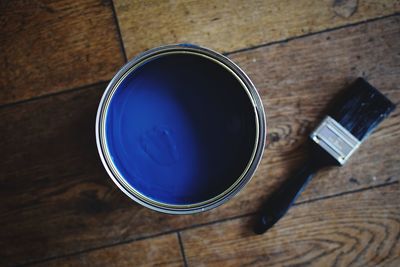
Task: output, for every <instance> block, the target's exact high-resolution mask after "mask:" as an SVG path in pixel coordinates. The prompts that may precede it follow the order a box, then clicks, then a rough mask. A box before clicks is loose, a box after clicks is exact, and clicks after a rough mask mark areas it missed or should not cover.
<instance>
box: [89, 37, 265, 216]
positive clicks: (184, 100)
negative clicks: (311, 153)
mask: <svg viewBox="0 0 400 267" xmlns="http://www.w3.org/2000/svg"><path fill="white" fill-rule="evenodd" d="M95 131H96V142H97V148H98V152H99V155H100V158H101V161H102V163H103V165H104V167H105V169H106V171H107V173H108V174H109V176H110V177H111V179H112V180H113V181H114V183H115V184H116V185H117V186H118V187H119V188H120V189H121V190H122V191H123V192H124V193H125V194H126V195H127V196H129V197H130V198H131V199H133V200H134V201H136V202H138V203H139V204H141V205H143V206H145V207H147V208H150V209H153V210H156V211H159V212H164V213H169V214H191V213H197V212H201V211H206V210H209V209H212V208H215V207H217V206H219V205H221V204H223V203H225V202H226V201H227V200H229V199H230V198H232V197H233V196H234V195H236V194H237V193H238V192H239V191H240V190H241V189H242V188H243V187H244V186H245V185H246V184H247V183H248V182H249V180H250V179H251V177H252V176H253V174H254V172H255V170H256V168H257V166H258V164H259V162H260V160H261V157H262V154H263V150H264V144H265V135H266V123H265V114H264V109H263V105H262V102H261V99H260V97H259V95H258V93H257V90H256V88H255V86H254V85H253V83H252V82H251V81H250V79H249V78H248V76H247V75H246V74H245V73H244V72H243V71H242V70H241V69H240V68H239V67H238V66H237V65H236V64H235V63H233V62H232V61H231V60H229V59H228V58H227V57H225V56H223V55H221V54H220V53H217V52H215V51H212V50H210V49H207V48H204V47H200V46H196V45H191V44H178V45H167V46H162V47H158V48H154V49H151V50H149V51H147V52H144V53H142V54H140V55H139V56H137V57H135V58H134V59H132V60H131V61H129V62H128V63H127V64H126V65H125V66H123V67H122V68H121V69H120V70H119V71H118V72H117V74H116V75H115V76H114V78H113V79H112V80H111V81H110V83H109V85H108V86H107V88H106V90H105V92H104V94H103V97H102V99H101V101H100V104H99V108H98V112H97V118H96V127H95Z"/></svg>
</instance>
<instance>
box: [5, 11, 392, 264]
mask: <svg viewBox="0 0 400 267" xmlns="http://www.w3.org/2000/svg"><path fill="white" fill-rule="evenodd" d="M399 31H400V28H399V17H398V16H397V17H391V18H387V19H382V20H378V21H374V22H369V23H366V24H363V25H358V26H354V27H350V28H343V29H339V30H336V31H333V32H327V33H323V34H318V35H314V36H309V37H305V38H301V39H296V40H293V41H290V42H287V43H283V44H276V45H272V46H268V47H262V48H259V49H256V50H250V51H246V52H241V53H236V54H234V55H232V56H231V58H232V59H233V60H235V61H236V62H237V63H239V65H240V66H242V67H243V68H244V69H245V70H246V72H248V73H249V75H250V77H251V78H253V80H254V82H255V84H256V86H257V87H258V88H259V91H260V93H261V97H262V99H263V101H264V104H265V108H266V110H267V117H268V125H269V144H268V146H267V147H266V151H265V156H264V158H263V160H262V163H261V165H260V167H259V169H258V171H257V174H256V175H255V177H254V178H253V180H252V181H251V182H250V184H249V185H248V186H247V187H246V188H245V189H244V191H243V192H241V193H240V194H239V195H238V196H237V197H235V198H234V199H232V200H231V201H230V202H228V203H227V204H225V205H223V206H222V207H220V208H218V209H215V210H212V211H210V212H206V213H203V214H198V215H193V216H170V215H164V214H160V213H156V212H152V211H149V210H148V209H146V208H143V207H141V206H139V205H136V204H134V203H133V202H132V201H131V200H130V199H128V198H127V197H125V196H124V195H123V194H122V193H121V192H120V191H118V189H117V188H116V187H115V186H114V185H113V184H112V182H111V180H110V179H109V178H108V177H107V174H106V173H105V171H104V170H103V168H102V166H101V163H100V161H99V159H98V156H97V151H96V146H95V140H94V120H95V113H96V109H97V105H98V101H99V99H100V96H101V94H102V91H103V89H104V88H105V84H102V85H98V86H95V87H92V88H86V89H81V90H78V91H74V92H69V93H65V94H59V95H55V96H51V97H46V98H42V99H38V100H34V101H30V102H27V103H22V104H18V105H13V106H8V107H3V108H1V109H0V129H1V133H2V138H1V139H0V150H1V151H2V156H1V161H0V169H1V170H2V175H1V176H0V195H1V199H2V204H1V205H0V224H1V225H2V227H1V228H0V265H1V266H10V265H15V264H22V263H27V262H32V261H38V260H42V259H47V258H51V257H57V256H62V255H67V254H70V253H76V252H79V251H82V250H87V249H92V248H96V247H103V246H107V245H112V244H117V243H119V242H122V241H129V240H133V239H136V238H139V237H148V236H151V235H153V234H158V233H161V232H165V231H171V230H174V229H182V228H185V227H189V226H191V225H196V224H201V223H205V222H212V221H215V220H219V219H224V218H229V217H232V216H238V215H242V214H246V213H249V212H254V211H255V210H256V209H257V208H258V206H259V205H260V203H261V202H262V200H263V199H265V198H266V197H267V196H268V194H269V193H270V192H272V191H273V190H274V189H275V188H276V187H277V185H278V184H279V183H280V182H282V181H283V180H284V179H286V178H287V177H288V175H289V174H290V173H291V172H292V171H294V170H295V168H296V167H297V165H298V164H300V163H301V157H302V153H303V152H304V149H303V148H302V144H303V142H304V140H305V136H306V135H307V134H308V132H309V131H310V130H311V129H312V128H313V127H314V126H315V124H316V123H317V121H318V119H320V118H321V116H322V115H323V112H324V109H325V107H326V105H327V103H328V102H329V100H330V99H331V98H332V96H333V95H335V94H336V93H337V92H339V91H340V90H341V89H342V88H343V87H344V86H345V85H346V84H348V83H349V82H350V81H352V80H353V79H354V78H355V77H357V76H359V75H362V76H364V77H366V78H367V79H368V80H369V81H370V82H371V83H372V84H373V85H375V86H377V87H378V88H380V89H381V90H382V92H384V93H385V94H386V95H388V96H389V97H390V98H391V99H392V100H393V101H394V102H395V103H399V102H400V90H399V88H398V77H399V76H400V66H399V64H400V60H399V56H400V55H399V51H400V47H399V46H400V40H399V39H400V34H399ZM399 120H400V117H399V110H397V111H396V112H395V113H394V114H393V115H392V116H391V117H390V118H389V119H387V120H386V121H385V122H384V123H383V124H382V125H381V126H380V127H379V129H378V130H377V131H376V132H375V133H374V134H373V135H372V136H371V137H370V138H369V139H368V140H367V141H366V143H365V144H363V146H362V147H361V148H360V150H359V151H357V153H356V154H355V155H354V156H353V158H352V159H351V161H350V162H349V163H348V165H347V166H345V167H343V168H341V169H339V168H337V169H330V170H325V171H322V172H321V173H320V174H319V175H318V176H317V177H315V179H314V180H313V181H312V182H311V184H310V185H309V187H308V188H307V190H306V191H305V192H304V194H303V195H302V196H301V198H300V200H299V201H304V200H308V199H315V198H320V197H324V196H327V195H332V194H338V193H342V192H347V191H351V190H357V189H360V188H366V187H369V186H374V185H380V184H385V183H388V182H391V181H398V180H399V173H400V170H399V168H400V166H399V164H398V162H399V161H400V158H399V154H398V153H397V150H396V147H397V146H398V144H399V143H400V121H399ZM349 206H350V204H349ZM249 233H250V232H249Z"/></svg>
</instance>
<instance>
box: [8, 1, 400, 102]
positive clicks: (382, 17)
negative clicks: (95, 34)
mask: <svg viewBox="0 0 400 267" xmlns="http://www.w3.org/2000/svg"><path fill="white" fill-rule="evenodd" d="M112 11H113V17H114V20H115V23H116V27H117V32H118V38H119V42H120V46H121V51H122V53H123V56H124V60H125V63H126V62H128V58H127V55H126V52H125V47H124V44H123V40H122V35H121V31H120V28H119V24H118V18H117V16H116V12H115V8H114V3H113V2H112ZM399 15H400V13H399V12H395V13H393V14H390V15H386V16H381V17H376V18H372V19H366V20H364V21H359V22H356V23H349V24H346V25H341V26H338V27H333V28H328V29H325V30H322V31H317V32H312V33H307V34H303V35H299V36H295V37H291V38H286V39H282V40H278V41H273V42H269V43H265V44H261V45H256V46H252V47H248V48H243V49H238V50H234V51H230V52H226V53H223V54H224V55H225V56H230V55H233V54H237V53H241V52H246V51H251V50H255V49H258V48H261V47H268V46H272V45H276V44H282V43H287V42H290V41H293V40H297V39H303V38H306V37H309V36H314V35H319V34H323V33H326V32H333V31H336V30H340V29H344V28H351V27H355V26H358V25H361V24H367V23H370V22H374V21H379V20H384V19H387V18H390V17H396V16H399ZM121 67H122V66H121ZM108 83H109V81H100V82H96V83H92V84H87V85H83V86H79V87H73V88H69V89H66V90H62V91H58V92H55V93H49V94H43V95H40V96H37V97H32V98H28V99H24V100H21V101H16V102H11V103H6V104H2V105H0V109H1V108H5V107H11V106H14V105H18V104H23V103H27V102H30V101H36V100H40V99H43V98H47V97H52V96H55V95H60V94H64V93H69V92H74V91H79V90H84V89H88V90H89V89H90V87H92V86H99V85H102V84H104V85H106V84H108Z"/></svg>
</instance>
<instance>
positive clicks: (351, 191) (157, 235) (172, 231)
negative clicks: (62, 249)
mask: <svg viewBox="0 0 400 267" xmlns="http://www.w3.org/2000/svg"><path fill="white" fill-rule="evenodd" d="M398 183H399V181H393V182H388V183H383V184H379V185H375V186H369V187H365V188H359V189H356V190H350V191H346V192H340V193H337V194H332V195H326V196H323V197H317V198H313V199H308V200H304V201H300V202H298V203H294V204H293V206H300V205H304V204H308V203H313V202H317V201H323V200H326V199H332V198H338V197H341V196H344V195H350V194H354V193H359V192H364V191H368V190H374V189H377V188H382V187H386V186H392V185H395V184H398ZM254 215H255V213H253V212H252V213H246V214H241V215H238V216H233V217H229V218H224V219H220V220H215V221H212V222H207V223H200V224H194V225H191V226H188V227H182V228H178V229H175V230H171V231H165V232H161V233H158V234H154V235H148V236H144V237H140V238H134V239H130V240H125V241H122V242H117V243H112V244H108V245H104V246H98V247H93V248H90V249H85V250H81V251H77V252H74V253H69V254H64V255H59V256H55V257H49V258H46V259H42V260H36V261H32V262H26V263H24V264H21V265H16V267H25V266H31V265H35V264H39V263H45V262H49V261H52V260H56V259H62V258H65V257H70V256H76V255H80V254H84V253H88V252H92V251H96V250H101V249H106V248H110V247H115V246H118V245H123V244H129V243H133V242H136V241H141V240H146V239H151V238H156V237H160V236H164V235H168V234H176V235H177V238H178V241H179V249H180V252H181V255H182V261H183V263H184V266H185V267H187V266H188V264H187V259H186V255H185V248H184V244H183V242H182V239H181V234H180V232H183V231H186V230H190V229H195V228H199V227H203V226H209V225H213V224H218V223H223V222H227V221H232V220H236V219H240V218H245V217H249V216H254ZM249 231H252V229H249Z"/></svg>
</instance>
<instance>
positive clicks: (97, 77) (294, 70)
mask: <svg viewBox="0 0 400 267" xmlns="http://www.w3.org/2000/svg"><path fill="white" fill-rule="evenodd" d="M399 11H400V2H399V1H396V0H380V1H376V0H375V1H374V0H358V1H357V0H340V1H339V0H335V1H334V0H323V1H321V0H299V1H292V0H264V1H253V0H251V1H238V0H223V1H220V0H207V1H164V0H150V1H129V0H114V1H113V2H111V1H110V0H103V1H100V0H77V1H72V0H69V1H67V0H66V1H63V0H59V1H5V0H1V1H0V25H1V27H0V68H1V71H0V136H1V138H0V151H1V156H0V203H1V204H0V266H140V265H146V266H153V265H158V266H289V265H306V266H308V265H313V266H400V185H399V179H400V154H399V145H400V108H398V109H397V110H396V111H395V112H394V113H393V114H392V116H390V118H388V119H386V120H385V121H384V122H383V123H382V124H381V125H380V127H379V128H378V129H377V130H376V131H375V132H374V133H373V134H372V135H371V136H370V138H369V139H368V140H367V141H366V142H365V143H363V145H362V147H361V148H360V149H359V151H357V153H356V154H355V155H354V156H353V157H352V158H351V160H350V161H349V162H348V164H347V165H346V166H344V167H342V168H331V169H326V170H324V171H321V172H320V173H319V174H318V175H317V176H316V177H315V178H314V180H313V181H312V182H311V184H310V185H309V186H308V188H307V189H306V191H305V192H304V193H303V194H302V195H301V197H300V198H299V199H298V201H297V203H296V204H295V206H294V207H293V208H292V209H291V210H290V211H289V213H288V214H287V216H285V217H284V219H282V220H281V221H279V222H278V224H277V225H276V226H275V227H274V228H272V229H271V230H270V231H269V232H267V233H266V234H265V235H262V236H256V235H254V234H253V233H252V231H251V225H252V220H253V217H254V216H253V215H254V212H255V211H256V210H257V209H258V207H259V206H260V205H261V203H262V202H263V200H265V199H266V198H267V197H268V195H269V194H270V193H271V192H273V191H274V190H275V189H276V188H277V186H278V185H279V184H280V183H281V182H282V181H284V180H285V179H287V178H288V177H289V175H290V173H291V172H293V171H294V170H295V169H296V168H297V167H298V166H299V165H300V164H301V163H302V159H303V156H304V152H305V149H304V147H303V144H304V141H305V140H306V136H307V135H308V133H309V132H310V131H311V130H312V129H313V128H314V127H315V126H316V124H317V123H318V121H319V120H320V119H321V118H322V117H323V114H324V111H325V108H326V106H327V104H328V103H329V101H330V100H331V99H332V98H333V97H334V96H335V95H336V94H337V93H338V92H339V91H341V90H342V89H343V88H345V87H346V85H348V84H349V83H351V82H352V81H353V80H354V79H355V78H356V77H359V76H361V77H364V78H365V79H367V80H368V81H369V82H370V83H371V84H373V85H374V86H376V87H377V88H379V89H380V90H381V91H382V92H383V93H384V94H385V95H387V96H388V97H389V98H390V99H392V100H393V101H394V102H395V103H396V104H399V103H400V88H399V84H400V15H399ZM178 42H190V43H195V44H200V45H204V46H207V47H210V48H212V49H215V50H217V51H220V52H223V53H225V54H226V55H228V57H229V58H231V59H232V60H233V61H235V62H236V63H237V64H238V65H239V66H241V67H242V68H243V69H244V70H245V71H246V73H247V74H248V75H249V76H250V78H251V79H252V80H253V81H254V83H255V85H256V87H257V88H258V90H259V92H260V94H261V98H262V101H263V103H264V107H265V110H266V113H267V124H268V140H267V142H268V143H267V146H266V149H265V154H264V157H263V159H262V162H261V164H260V166H259V168H258V170H257V172H256V175H255V176H254V178H253V180H252V181H251V182H250V183H249V185H248V186H247V187H246V188H245V189H244V190H243V191H242V192H241V193H240V194H239V195H238V196H236V197H235V198H233V199H232V200H231V201H229V202H228V203H227V204H225V205H223V206H221V207H219V208H217V209H214V210H212V211H208V212H205V213H202V214H197V215H190V216H189V215H188V216H172V215H164V214H160V213H157V212H153V211H150V210H148V209H146V208H143V207H141V206H139V205H137V204H135V203H133V202H132V201H131V200H130V199H129V198H128V197H126V196H125V195H124V194H123V193H122V192H120V191H119V190H118V189H117V188H116V186H115V185H114V184H113V183H112V181H111V179H109V178H108V176H107V174H106V172H105V170H104V169H103V167H102V165H101V162H100V160H99V157H98V155H97V149H96V145H95V137H94V121H95V113H96V109H97V105H98V103H99V100H100V97H101V95H102V93H103V91H104V89H105V87H106V86H107V83H108V81H109V80H110V79H111V78H112V76H113V74H114V73H115V72H116V71H117V70H118V68H119V67H120V66H122V65H123V64H124V63H125V62H126V61H127V59H130V58H132V57H133V56H135V55H136V54H138V53H140V52H142V51H144V50H146V49H148V48H152V47H155V46H158V45H162V44H167V43H178Z"/></svg>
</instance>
